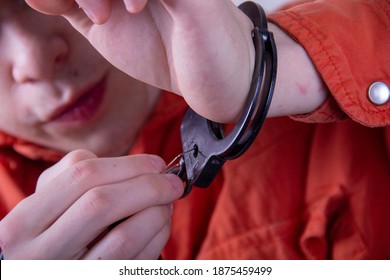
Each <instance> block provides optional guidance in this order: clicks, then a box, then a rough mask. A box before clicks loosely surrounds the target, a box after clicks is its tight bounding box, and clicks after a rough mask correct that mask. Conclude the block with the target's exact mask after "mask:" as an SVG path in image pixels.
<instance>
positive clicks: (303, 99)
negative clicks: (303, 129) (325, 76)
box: [268, 23, 328, 117]
mask: <svg viewBox="0 0 390 280" xmlns="http://www.w3.org/2000/svg"><path fill="white" fill-rule="evenodd" d="M269 30H270V31H271V32H272V33H273V34H274V38H275V43H276V47H277V53H278V72H277V78H276V85H275V91H274V97H273V100H272V103H271V107H270V111H269V114H268V116H269V117H276V116H287V115H297V114H305V113H310V112H312V111H313V110H315V109H316V108H317V107H319V106H320V105H321V104H322V103H323V102H324V101H325V99H326V97H327V95H328V90H327V88H326V86H325V85H324V83H323V81H322V79H321V77H320V75H319V73H318V72H317V70H316V69H315V67H314V65H313V63H312V62H311V60H310V57H309V56H308V54H307V53H306V51H305V50H304V49H303V47H302V46H301V45H300V44H298V43H297V42H296V41H295V40H293V39H292V38H291V37H290V36H289V35H288V34H286V33H285V32H283V31H282V30H281V29H280V28H278V27H277V26H276V25H274V24H271V23H269Z"/></svg>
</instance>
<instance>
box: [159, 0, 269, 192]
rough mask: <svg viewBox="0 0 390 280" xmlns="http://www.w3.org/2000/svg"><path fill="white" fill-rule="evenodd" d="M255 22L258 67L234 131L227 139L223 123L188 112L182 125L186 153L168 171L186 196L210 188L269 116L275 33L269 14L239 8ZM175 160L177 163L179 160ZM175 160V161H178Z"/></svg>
mask: <svg viewBox="0 0 390 280" xmlns="http://www.w3.org/2000/svg"><path fill="white" fill-rule="evenodd" d="M238 8H239V9H240V10H241V11H242V12H244V13H245V14H246V15H247V16H248V17H249V18H250V19H251V20H252V22H253V25H254V29H253V31H252V39H253V43H254V46H255V52H256V54H255V55H256V56H255V68H254V72H253V78H252V84H251V87H250V90H249V94H248V98H247V101H246V104H245V106H244V108H243V110H242V114H241V116H240V117H239V119H238V121H237V123H236V125H235V126H234V128H233V130H232V131H231V132H230V133H229V134H228V135H227V136H224V130H223V127H222V124H219V123H216V122H212V121H210V120H207V119H206V118H204V117H202V116H200V115H198V114H197V113H195V112H194V111H193V110H192V109H189V110H188V111H187V113H186V114H185V116H184V119H183V122H182V125H181V138H182V139H181V141H182V148H183V151H184V152H183V153H182V154H181V155H180V156H179V157H178V158H180V161H179V163H177V164H176V165H174V166H173V165H172V164H173V162H172V163H171V164H170V165H169V166H170V167H169V170H168V171H167V172H169V173H174V174H176V175H178V176H179V177H180V178H181V179H182V180H183V182H184V183H185V185H186V186H185V190H184V194H183V197H184V196H186V195H188V194H189V193H190V191H191V189H192V186H197V187H203V188H206V187H208V186H209V185H210V184H211V182H212V181H213V180H214V178H215V177H216V176H217V173H218V172H219V170H220V169H221V167H222V166H223V164H224V163H225V162H226V161H227V160H232V159H235V158H237V157H239V156H241V155H242V154H243V153H244V152H245V151H246V150H247V149H248V148H249V147H250V145H251V144H252V143H253V141H254V140H255V138H256V136H257V135H258V133H259V131H260V129H261V127H262V124H263V122H264V120H265V118H266V116H267V113H268V109H269V107H270V104H271V100H272V96H273V91H274V88H275V80H276V70H277V54H276V46H275V42H274V38H273V34H272V33H271V32H269V31H268V29H267V20H266V15H265V12H264V10H263V9H262V7H261V6H260V5H259V4H257V3H254V2H250V1H248V2H244V3H242V4H241V5H239V6H238ZM178 158H176V159H175V160H178ZM175 160H174V161H175Z"/></svg>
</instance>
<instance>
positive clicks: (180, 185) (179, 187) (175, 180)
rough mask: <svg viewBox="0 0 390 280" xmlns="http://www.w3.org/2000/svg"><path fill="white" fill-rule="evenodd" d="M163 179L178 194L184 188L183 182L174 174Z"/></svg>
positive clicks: (166, 175)
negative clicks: (166, 180)
mask: <svg viewBox="0 0 390 280" xmlns="http://www.w3.org/2000/svg"><path fill="white" fill-rule="evenodd" d="M165 177H166V178H167V179H168V181H169V182H170V183H171V185H172V187H173V188H174V189H176V190H177V191H178V192H180V193H183V191H184V186H183V181H182V180H181V179H180V178H179V177H178V176H177V175H175V174H165Z"/></svg>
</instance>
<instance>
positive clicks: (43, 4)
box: [26, 0, 110, 36]
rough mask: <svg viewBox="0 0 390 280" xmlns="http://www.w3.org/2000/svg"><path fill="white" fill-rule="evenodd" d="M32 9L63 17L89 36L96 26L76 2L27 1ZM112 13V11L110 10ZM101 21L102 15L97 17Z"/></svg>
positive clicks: (62, 0)
mask: <svg viewBox="0 0 390 280" xmlns="http://www.w3.org/2000/svg"><path fill="white" fill-rule="evenodd" d="M26 2H27V3H28V4H29V5H30V7H31V8H33V9H35V10H37V11H40V12H42V13H45V14H50V15H63V16H64V17H65V18H66V19H67V20H68V21H69V22H70V23H71V24H72V25H73V27H75V28H76V29H77V30H78V31H79V32H81V33H82V34H83V35H84V36H87V34H88V32H89V31H90V29H91V28H92V26H93V25H94V22H93V21H92V20H91V19H90V18H89V17H88V16H87V14H86V12H88V13H91V17H92V16H94V13H92V12H89V10H86V12H85V11H84V10H83V9H81V8H80V7H79V5H78V4H77V3H76V1H74V0H56V1H46V0H26ZM88 7H89V6H88ZM108 13H110V10H108ZM97 17H98V18H99V19H100V14H99V15H98V16H97Z"/></svg>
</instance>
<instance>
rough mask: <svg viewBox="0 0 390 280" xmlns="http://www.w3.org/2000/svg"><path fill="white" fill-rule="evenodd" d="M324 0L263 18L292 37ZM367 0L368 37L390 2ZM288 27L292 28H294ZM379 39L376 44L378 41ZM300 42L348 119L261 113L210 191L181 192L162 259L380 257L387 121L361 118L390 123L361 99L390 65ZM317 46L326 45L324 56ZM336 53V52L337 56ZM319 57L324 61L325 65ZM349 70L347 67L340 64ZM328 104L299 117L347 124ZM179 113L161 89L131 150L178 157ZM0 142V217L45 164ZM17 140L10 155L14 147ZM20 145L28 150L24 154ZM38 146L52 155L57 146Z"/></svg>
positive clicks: (386, 253) (389, 150)
mask: <svg viewBox="0 0 390 280" xmlns="http://www.w3.org/2000/svg"><path fill="white" fill-rule="evenodd" d="M331 2H332V1H318V2H316V3H315V4H304V5H302V6H300V7H298V8H294V11H292V12H291V11H286V12H282V13H280V14H278V15H277V16H275V17H272V20H274V21H275V22H276V21H279V20H280V21H281V22H283V24H287V23H288V22H290V23H289V26H290V27H291V28H290V29H291V30H292V31H291V32H290V31H289V32H290V33H292V35H293V36H296V37H300V36H299V33H300V32H301V30H300V28H302V29H303V30H306V31H305V32H306V34H311V31H310V30H311V28H314V29H313V30H315V32H317V31H318V30H317V29H315V24H314V22H316V19H317V17H318V18H320V19H319V20H321V21H323V20H324V19H323V18H324V17H325V18H326V17H328V19H329V20H330V19H334V18H337V16H338V15H340V14H343V11H345V10H344V9H343V10H338V9H334V8H332V9H330V8H331V7H332V5H329V4H328V3H331ZM346 2H347V4H346ZM355 2H362V3H366V2H367V1H339V2H338V3H339V4H340V3H342V5H343V6H348V5H351V4H352V3H355ZM373 2H375V1H370V2H369V3H373ZM379 2H380V3H379ZM348 3H349V4H348ZM367 3H368V2H367ZM375 3H376V4H374V6H376V5H382V6H383V9H381V10H376V9H374V10H371V9H369V8H368V7H366V8H367V12H366V10H365V11H364V14H365V15H366V16H367V18H365V20H364V21H365V22H366V21H368V22H369V24H367V25H363V26H366V27H364V28H363V29H364V30H362V28H360V32H362V33H363V34H365V38H368V37H369V36H373V33H372V32H370V30H371V29H370V28H368V27H367V26H372V25H375V22H376V21H377V20H379V21H380V22H382V25H385V26H386V24H387V26H388V25H389V18H388V17H387V19H386V21H383V14H384V13H386V12H384V11H385V10H386V7H384V6H385V5H387V8H388V3H389V2H388V1H376V2H375ZM378 3H379V4H378ZM308 5H315V7H316V11H317V12H316V13H315V14H316V15H317V16H316V17H313V18H312V19H311V21H310V22H307V21H302V19H301V18H300V17H299V16H298V14H300V13H302V14H305V13H306V14H309V15H310V13H309V12H308V10H309V9H312V8H311V7H309V6H308ZM358 6H359V5H358ZM305 7H307V9H308V10H307V11H306V12H305V9H306V8H305ZM321 7H323V8H321ZM344 8H348V7H344ZM298 11H299V13H298ZM369 11H370V12H369ZM330 13H331V14H330ZM355 13H356V26H359V27H360V26H361V22H362V21H361V20H362V19H361V18H360V16H358V15H361V14H362V13H363V11H361V10H359V9H358V10H356V11H355ZM291 15H294V16H291ZM351 20H352V21H353V20H354V19H351ZM302 22H303V23H305V24H306V23H307V24H308V25H307V26H305V25H302ZM331 23H332V22H331V21H329V22H328V23H327V24H331ZM294 24H296V28H293V27H292V26H294ZM313 26H314V27H313ZM321 26H322V25H321ZM324 28H325V27H324ZM343 28H347V29H348V30H349V31H350V32H352V31H351V30H353V32H355V31H356V30H355V29H358V28H357V27H356V28H352V29H351V26H350V24H349V25H345V26H344V25H341V26H339V28H337V29H334V30H333V29H332V32H333V33H337V32H339V31H340V33H343V31H342V29H343ZM286 29H287V28H286ZM320 30H321V31H322V33H321V34H326V36H325V35H324V36H322V37H321V40H320V41H319V42H326V41H327V40H328V39H327V38H328V36H331V35H332V34H330V33H329V34H328V33H327V31H326V28H325V29H324V30H322V28H321V29H320ZM328 31H329V30H328ZM294 32H295V33H298V34H297V35H294V34H293V33H294ZM329 32H330V31H329ZM387 33H388V32H387ZM370 34H371V35H370ZM367 36H368V37H367ZM336 37H337V38H336ZM344 37H348V36H345V35H343V36H341V35H340V36H338V35H337V36H335V37H334V39H333V41H332V42H334V43H335V44H336V42H338V41H340V42H344V43H342V44H341V45H344V44H346V43H345V40H347V38H344ZM384 37H386V36H382V40H385V41H386V39H387V38H384ZM307 39H308V40H309V38H307ZM336 39H337V40H336ZM310 42H311V41H310V40H309V42H308V43H306V42H302V44H304V46H305V47H306V48H307V49H308V51H309V53H310V54H311V55H313V56H314V57H315V58H314V60H315V61H323V64H321V63H320V64H317V63H316V65H317V67H318V70H319V72H320V73H321V75H322V76H323V77H324V79H325V83H326V84H327V85H328V86H329V88H330V90H331V92H332V95H333V96H334V100H336V101H337V103H338V104H339V105H340V106H341V108H342V111H344V112H346V113H347V114H348V115H349V116H351V118H352V119H347V120H346V121H343V122H332V123H323V124H311V123H303V122H297V121H294V120H291V119H290V118H288V117H285V118H275V119H268V120H267V121H266V123H265V124H264V127H263V129H262V131H261V133H260V135H259V137H258V138H257V140H256V141H255V143H254V144H253V146H252V147H251V148H250V149H249V150H248V151H247V153H245V154H244V155H243V156H242V157H240V158H239V159H236V160H234V161H231V162H228V163H226V164H225V166H224V168H223V170H222V172H220V174H219V175H218V176H217V178H216V180H215V181H214V182H213V184H212V185H211V186H210V187H209V188H207V189H200V188H194V189H193V191H192V192H191V194H190V195H189V196H187V197H186V198H184V199H182V200H179V201H177V202H176V203H175V205H174V214H173V218H172V223H173V224H172V233H171V238H170V240H169V241H168V244H167V246H166V248H165V249H164V252H163V257H164V258H165V259H327V258H335V259H389V258H390V239H389V238H388V237H389V236H390V224H389V223H388V222H387V221H390V203H389V198H390V188H389V186H390V172H389V171H390V128H389V126H384V127H378V128H369V127H367V126H363V125H361V124H360V123H366V124H367V125H369V126H380V125H385V124H388V123H389V121H390V117H389V110H388V107H380V108H379V107H375V106H374V107H373V105H371V104H366V100H365V99H364V98H363V97H362V96H363V95H364V97H365V95H366V93H365V91H366V86H367V85H366V83H367V84H369V83H370V82H371V80H370V79H371V78H372V79H379V78H381V77H383V76H386V75H387V79H388V71H389V69H388V68H389V67H388V65H389V64H386V65H385V66H383V67H377V65H372V64H371V63H366V62H364V63H363V64H364V65H365V67H367V69H365V70H364V72H365V73H367V77H366V76H365V77H361V76H359V73H357V72H359V71H360V70H361V69H360V68H361V63H360V64H359V65H357V64H356V63H355V61H354V59H355V56H352V57H350V56H349V54H348V55H346V57H344V58H342V59H341V58H340V59H337V60H336V59H335V58H334V56H333V55H334V54H332V56H331V57H329V53H331V50H332V49H334V48H336V47H335V46H334V45H333V44H330V43H329V44H328V43H327V44H324V46H321V47H320V48H319V45H318V42H317V44H313V45H311V43H310ZM387 42H388V41H387ZM305 44H306V45H305ZM365 44H368V43H365ZM336 45H337V44H336ZM387 45H388V43H387ZM344 46H345V45H344ZM316 47H318V48H319V49H317V53H316V52H315V48H316ZM322 47H325V49H328V48H329V52H326V51H324V49H323V48H322ZM336 49H337V48H336ZM368 49H369V48H367V49H366V48H365V47H364V48H362V49H361V51H362V54H360V53H359V54H357V55H358V56H362V57H366V56H365V55H364V52H365V51H366V50H368ZM344 51H345V50H344ZM370 51H371V49H370ZM338 53H339V54H340V55H341V53H342V51H341V50H339V51H338ZM381 55H383V58H382V59H384V60H386V59H388V56H387V54H386V53H383V52H382V53H381ZM372 56H373V55H371V54H370V57H372ZM328 59H333V60H331V61H333V62H334V63H326V61H328ZM350 60H353V61H350ZM363 61H365V60H363ZM328 64H332V66H329V65H328ZM339 64H340V65H339ZM348 65H349V66H348ZM347 66H348V67H349V68H350V69H349V70H348V71H344V70H345V69H344V68H345V67H347ZM328 67H331V68H332V69H333V70H334V69H339V70H338V71H341V70H343V71H342V73H341V74H342V77H343V79H341V80H340V75H341V74H340V73H338V71H331V70H329V69H328ZM338 67H341V68H338ZM356 67H357V68H358V69H355V68H356ZM378 68H380V69H378ZM386 71H387V72H386ZM355 73H357V74H356V75H357V76H356V77H355ZM386 73H387V74H386ZM368 76H369V77H371V78H369V77H368ZM387 81H388V80H387ZM337 83H340V85H339V86H337ZM355 83H358V84H359V85H358V86H356V84H355ZM360 84H361V85H360ZM341 85H343V86H341ZM349 89H350V90H349ZM363 91H364V93H363ZM347 93H348V94H347ZM343 94H345V95H344V97H342V95H343ZM355 95H356V96H355ZM344 99H345V100H344ZM353 100H354V101H353ZM327 102H328V103H326V104H323V106H321V107H320V108H318V109H317V110H316V111H315V112H313V113H312V114H309V116H301V118H302V119H304V120H305V118H306V117H310V118H312V119H311V121H320V122H321V121H333V120H338V119H340V118H342V119H345V115H343V113H342V112H341V111H339V108H338V107H337V106H335V103H333V102H332V101H327ZM386 106H387V105H386ZM386 108H387V110H386ZM185 110H186V106H185V104H184V103H183V102H182V100H181V99H180V98H178V97H175V96H173V95H164V96H163V97H162V99H161V101H160V103H159V105H158V107H157V109H156V112H155V113H154V114H153V117H152V118H151V119H150V121H149V123H148V124H147V126H146V127H145V128H144V130H143V131H142V133H141V136H140V138H139V140H138V142H137V144H136V145H135V147H134V150H133V152H134V153H139V152H143V153H144V152H145V153H154V154H159V155H161V156H162V157H163V158H164V159H165V160H166V161H170V160H171V159H172V158H174V156H175V155H177V154H178V153H180V152H181V145H180V135H179V133H180V132H179V127H180V123H181V118H182V116H183V114H184V111H185ZM371 111H375V112H374V113H373V114H372V116H371V115H370V114H369V113H368V112H371ZM324 116H325V117H324ZM329 116H330V117H329ZM333 116H336V117H333ZM0 141H1V142H2V145H1V147H0V200H1V205H0V211H1V213H0V215H1V217H3V216H4V215H5V213H6V212H7V211H10V209H11V208H12V207H13V206H14V205H15V203H16V202H17V201H19V200H20V199H22V198H23V197H25V196H27V195H28V194H29V193H31V192H32V191H33V189H34V185H35V181H36V178H37V177H38V175H39V174H40V172H42V171H43V170H44V169H45V168H46V167H48V166H49V165H50V164H51V162H50V161H48V160H47V159H45V160H43V159H40V158H42V156H44V155H45V154H46V153H45V152H44V150H43V149H42V148H40V147H36V148H35V149H34V148H33V145H31V144H28V143H24V144H23V142H20V141H18V140H16V139H13V138H9V137H6V136H4V137H2V138H1V137H0ZM16 143H17V144H18V145H17V146H18V149H17V150H18V152H16V151H15V149H14V146H15V144H16ZM25 146H28V147H29V148H28V149H24V148H23V147H25ZM26 151H28V154H26ZM34 151H36V152H37V154H34ZM47 153H49V154H50V155H51V156H50V158H51V159H52V160H55V157H56V156H55V153H54V155H53V152H51V151H47Z"/></svg>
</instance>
